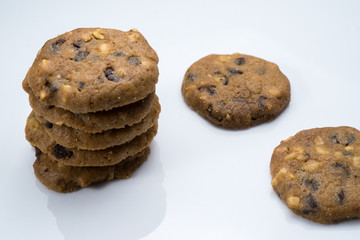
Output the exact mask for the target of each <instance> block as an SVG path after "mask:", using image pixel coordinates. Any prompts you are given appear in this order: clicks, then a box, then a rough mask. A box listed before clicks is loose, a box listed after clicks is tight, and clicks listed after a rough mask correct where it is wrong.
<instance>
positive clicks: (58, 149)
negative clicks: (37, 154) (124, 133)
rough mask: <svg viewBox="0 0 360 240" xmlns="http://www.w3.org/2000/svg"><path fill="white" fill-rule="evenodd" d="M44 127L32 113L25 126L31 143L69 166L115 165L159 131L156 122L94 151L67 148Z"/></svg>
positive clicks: (150, 139)
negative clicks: (133, 134)
mask: <svg viewBox="0 0 360 240" xmlns="http://www.w3.org/2000/svg"><path fill="white" fill-rule="evenodd" d="M44 128H45V126H44V125H43V124H41V123H40V122H39V121H38V120H37V119H36V117H35V115H34V114H30V116H29V118H28V120H27V123H26V127H25V135H26V139H27V140H28V141H29V142H30V143H31V145H33V146H36V147H38V148H39V149H40V150H41V151H42V152H44V153H46V154H48V156H49V158H51V159H53V160H57V161H59V162H62V163H63V164H65V165H69V166H79V167H83V166H97V167H100V166H109V165H115V164H117V163H119V162H121V161H122V160H124V159H125V158H127V157H130V156H133V155H135V154H137V153H139V152H141V151H142V150H144V149H145V148H147V147H148V146H149V145H150V143H151V141H152V139H153V138H154V137H155V135H156V133H157V128H158V125H157V123H155V124H154V126H152V127H151V128H150V129H149V130H147V131H146V132H145V133H143V134H141V135H139V136H137V137H135V138H134V139H132V140H131V141H129V142H127V143H125V144H122V145H119V146H113V147H110V148H106V149H102V150H94V151H91V150H82V149H77V148H66V147H64V146H62V145H60V144H58V143H57V142H55V141H54V140H53V139H51V137H50V136H49V135H48V134H47V132H46V130H45V129H44Z"/></svg>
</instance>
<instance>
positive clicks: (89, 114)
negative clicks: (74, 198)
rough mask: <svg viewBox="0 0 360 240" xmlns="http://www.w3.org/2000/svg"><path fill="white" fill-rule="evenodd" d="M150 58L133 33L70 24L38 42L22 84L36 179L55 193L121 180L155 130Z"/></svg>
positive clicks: (156, 112)
mask: <svg viewBox="0 0 360 240" xmlns="http://www.w3.org/2000/svg"><path fill="white" fill-rule="evenodd" d="M157 63H158V57H157V55H156V53H155V51H154V50H153V49H152V48H151V47H150V46H149V44H148V43H147V41H146V40H145V38H144V37H143V36H142V35H141V34H140V33H139V32H138V31H137V30H130V31H128V32H122V31H119V30H112V29H93V28H88V29H75V30H73V31H71V32H67V33H65V34H62V35H60V36H58V37H56V38H54V39H51V40H49V41H47V42H46V43H45V45H44V46H43V48H42V49H41V50H40V51H39V53H38V55H37V57H36V59H35V61H34V63H33V65H32V67H31V68H30V69H29V71H28V73H27V75H26V77H25V79H24V81H23V88H24V90H25V91H26V92H27V93H28V94H29V101H30V105H31V107H32V108H33V111H32V112H31V113H30V116H29V118H28V120H27V124H26V129H25V132H26V138H27V140H28V141H29V142H30V143H31V144H32V145H33V146H34V147H35V150H36V157H37V159H36V161H35V163H34V171H35V175H36V176H37V178H38V179H39V180H40V181H41V182H42V183H43V184H44V185H46V186H47V187H48V188H50V189H52V190H54V191H57V192H70V191H74V190H76V189H78V188H80V187H86V186H88V185H90V184H91V183H94V182H99V181H104V180H112V179H116V178H128V177H130V176H131V174H132V173H133V172H134V171H135V170H136V169H137V168H138V167H139V166H140V165H141V164H142V163H143V162H144V161H145V160H146V159H147V156H148V155H149V152H150V150H149V145H150V143H151V141H152V139H153V138H154V136H155V135H156V133H157V127H158V125H157V121H158V117H159V113H160V104H159V100H158V97H157V96H156V94H155V84H156V83H157V81H158V75H159V72H158V68H157Z"/></svg>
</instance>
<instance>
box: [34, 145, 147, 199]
mask: <svg viewBox="0 0 360 240" xmlns="http://www.w3.org/2000/svg"><path fill="white" fill-rule="evenodd" d="M149 153H150V149H149V148H146V149H145V150H143V151H142V152H140V153H138V154H136V155H134V156H132V157H128V158H127V159H125V160H123V161H121V162H120V163H118V164H116V165H113V166H106V167H71V166H66V165H64V164H62V163H61V162H58V161H54V160H52V159H51V158H49V157H48V155H47V154H45V153H42V152H41V151H40V150H39V149H37V154H36V155H37V159H36V161H35V163H34V165H33V167H34V172H35V175H36V177H37V178H38V179H39V180H40V182H41V183H42V184H44V185H45V186H46V187H47V188H49V189H51V190H53V191H56V192H62V193H65V192H72V191H75V190H77V189H79V188H83V187H87V186H89V185H91V184H94V183H97V182H102V181H111V180H113V179H124V178H129V177H131V175H132V174H133V173H134V172H135V170H136V169H137V168H139V167H140V166H141V164H142V163H143V162H144V161H145V160H146V159H147V157H148V155H149Z"/></svg>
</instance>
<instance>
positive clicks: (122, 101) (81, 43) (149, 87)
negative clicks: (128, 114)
mask: <svg viewBox="0 0 360 240" xmlns="http://www.w3.org/2000/svg"><path fill="white" fill-rule="evenodd" d="M157 63H158V56H157V55H156V53H155V51H154V50H153V49H152V48H151V47H150V45H149V44H148V42H147V41H146V39H145V38H144V37H143V36H142V35H141V33H140V32H138V31H137V30H130V31H128V32H123V31H120V30H114V29H103V28H98V29H97V28H79V29H75V30H73V31H70V32H67V33H64V34H62V35H60V36H58V37H56V38H53V39H51V40H49V41H47V42H46V43H45V45H44V46H43V47H42V48H41V50H40V51H39V53H38V55H37V57H36V59H35V61H34V63H33V65H32V67H31V68H30V69H29V71H28V74H27V76H26V78H25V80H24V81H26V79H28V80H27V81H28V84H29V86H30V88H31V90H32V92H33V94H34V95H35V97H36V98H37V99H38V100H39V101H40V102H41V103H43V104H44V105H48V106H49V105H54V106H56V107H60V108H63V109H66V110H69V111H71V112H74V113H88V112H96V111H102V110H109V109H112V108H114V107H120V106H124V105H127V104H130V103H133V102H136V101H139V100H141V99H144V98H145V97H146V96H147V95H149V94H150V93H152V92H154V90H155V84H156V83H157V80H158V75H159V72H158V68H157Z"/></svg>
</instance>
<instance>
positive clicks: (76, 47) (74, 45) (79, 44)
mask: <svg viewBox="0 0 360 240" xmlns="http://www.w3.org/2000/svg"><path fill="white" fill-rule="evenodd" d="M83 43H84V41H83V40H77V41H76V42H74V43H73V47H74V48H75V50H79V48H81V45H83Z"/></svg>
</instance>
